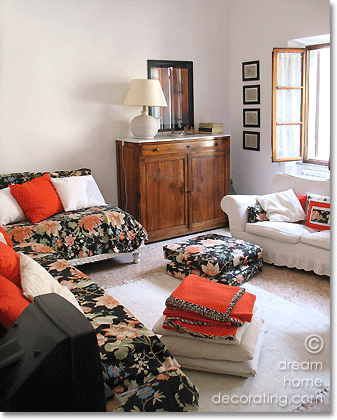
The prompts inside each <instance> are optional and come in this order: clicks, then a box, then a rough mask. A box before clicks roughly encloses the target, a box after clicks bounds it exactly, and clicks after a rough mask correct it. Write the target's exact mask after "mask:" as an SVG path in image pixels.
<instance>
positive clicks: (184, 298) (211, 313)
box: [166, 274, 256, 326]
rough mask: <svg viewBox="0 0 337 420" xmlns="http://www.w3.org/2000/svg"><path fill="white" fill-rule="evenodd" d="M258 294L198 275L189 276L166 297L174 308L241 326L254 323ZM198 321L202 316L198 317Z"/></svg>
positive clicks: (169, 305) (172, 308) (171, 307)
mask: <svg viewBox="0 0 337 420" xmlns="http://www.w3.org/2000/svg"><path fill="white" fill-rule="evenodd" d="M255 300H256V296H254V295H252V294H251V293H248V292H246V291H245V289H243V288H241V287H236V286H227V285H225V284H221V283H215V282H212V281H210V280H208V279H204V278H201V277H198V276H196V275H194V274H190V275H189V276H187V277H186V278H185V279H184V280H183V281H182V282H181V283H180V285H179V286H178V287H177V289H176V290H175V291H174V292H173V293H172V294H171V295H170V297H168V298H167V299H166V306H167V308H168V309H170V310H175V311H176V310H180V311H181V312H179V314H180V313H181V318H182V319H183V318H184V317H183V313H184V312H185V311H186V313H187V314H189V316H191V314H195V315H197V316H198V318H199V317H200V316H202V317H204V318H206V319H208V320H214V321H219V322H222V323H230V324H231V325H236V326H240V325H242V324H243V322H250V321H251V319H252V316H253V308H254V304H255ZM197 320H198V319H197Z"/></svg>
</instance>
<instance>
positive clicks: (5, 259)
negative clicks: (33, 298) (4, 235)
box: [0, 242, 21, 287]
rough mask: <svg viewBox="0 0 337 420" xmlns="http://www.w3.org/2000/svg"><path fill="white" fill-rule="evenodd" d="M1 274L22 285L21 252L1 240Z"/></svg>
mask: <svg viewBox="0 0 337 420" xmlns="http://www.w3.org/2000/svg"><path fill="white" fill-rule="evenodd" d="M0 275H1V276H4V277H6V279H9V280H11V281H12V282H13V283H14V284H16V285H17V286H19V287H21V277H20V257H19V254H17V253H16V252H15V251H14V249H13V248H11V247H10V246H8V245H6V244H4V243H3V242H0Z"/></svg>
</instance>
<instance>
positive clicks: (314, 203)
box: [306, 200, 330, 230]
mask: <svg viewBox="0 0 337 420" xmlns="http://www.w3.org/2000/svg"><path fill="white" fill-rule="evenodd" d="M306 226H308V227H310V228H313V229H318V230H330V203H328V202H327V201H324V200H323V201H320V200H310V201H309V207H308V214H307V221H306Z"/></svg>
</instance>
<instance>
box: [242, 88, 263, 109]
mask: <svg viewBox="0 0 337 420" xmlns="http://www.w3.org/2000/svg"><path fill="white" fill-rule="evenodd" d="M259 103H260V85H249V86H243V104H244V105H252V104H259Z"/></svg>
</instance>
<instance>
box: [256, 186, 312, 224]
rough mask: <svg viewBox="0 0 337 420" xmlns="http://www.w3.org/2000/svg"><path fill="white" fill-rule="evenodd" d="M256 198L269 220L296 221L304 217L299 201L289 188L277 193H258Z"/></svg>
mask: <svg viewBox="0 0 337 420" xmlns="http://www.w3.org/2000/svg"><path fill="white" fill-rule="evenodd" d="M256 199H257V201H258V202H259V203H260V204H261V206H262V208H263V210H264V211H265V212H266V216H267V218H268V219H269V220H270V221H271V222H298V221H300V220H304V219H305V213H304V210H303V208H302V206H301V203H300V202H299V200H298V198H297V197H296V195H295V193H294V191H293V190H292V189H291V188H290V189H289V190H287V191H281V192H279V193H273V194H266V195H260V196H258V197H257V198H256Z"/></svg>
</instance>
